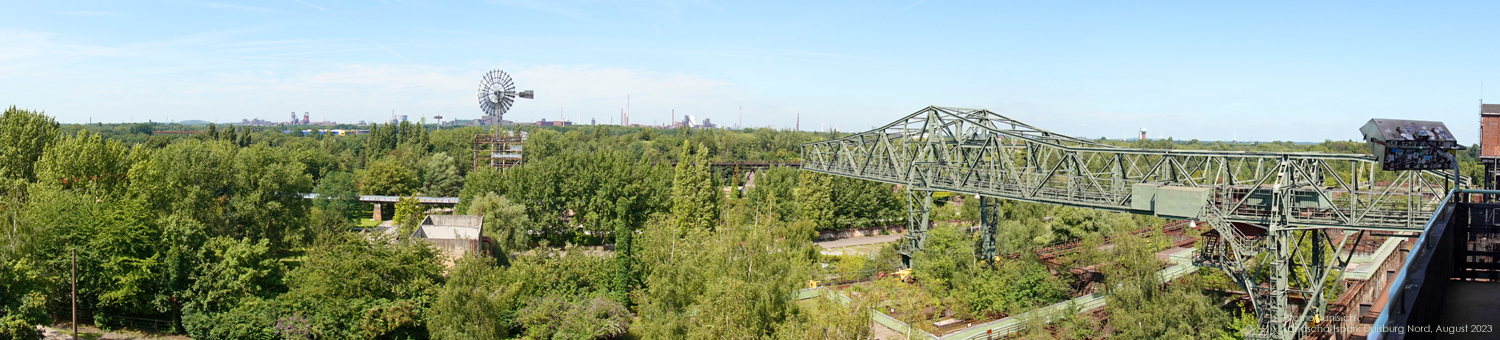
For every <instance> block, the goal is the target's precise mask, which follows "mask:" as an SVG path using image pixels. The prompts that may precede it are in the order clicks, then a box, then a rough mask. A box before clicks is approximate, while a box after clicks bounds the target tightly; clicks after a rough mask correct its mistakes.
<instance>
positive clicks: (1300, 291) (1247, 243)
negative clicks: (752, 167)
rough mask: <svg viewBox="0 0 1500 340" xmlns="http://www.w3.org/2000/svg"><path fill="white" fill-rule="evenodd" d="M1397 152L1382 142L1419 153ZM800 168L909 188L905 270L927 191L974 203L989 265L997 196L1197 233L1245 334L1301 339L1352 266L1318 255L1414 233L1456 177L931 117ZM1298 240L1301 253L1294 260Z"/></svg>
mask: <svg viewBox="0 0 1500 340" xmlns="http://www.w3.org/2000/svg"><path fill="white" fill-rule="evenodd" d="M1372 123H1373V120H1372ZM1402 143H1405V142H1400V143H1393V144H1391V145H1398V144H1399V146H1402V147H1408V146H1410V147H1413V148H1415V147H1419V145H1417V144H1415V143H1408V144H1411V145H1408V144H1402ZM1424 145H1425V144H1424ZM1424 152H1430V151H1425V150H1424ZM1443 154H1446V153H1443ZM801 169H803V170H806V171H812V172H818V173H824V174H831V175H836V176H845V177H852V178H860V179H865V180H872V181H878V182H884V183H891V184H899V185H902V186H903V187H904V188H906V190H907V198H908V200H907V201H908V209H907V210H908V214H907V224H908V227H907V230H908V233H907V236H906V237H905V238H904V239H903V240H902V245H901V246H902V250H901V254H902V258H903V262H904V264H905V265H906V266H908V267H909V266H910V263H911V256H912V255H913V254H914V253H915V252H917V251H920V250H921V249H923V244H924V243H925V242H926V236H927V230H928V228H929V227H930V225H931V223H930V221H931V216H930V212H931V210H932V207H933V206H932V194H933V193H934V192H937V191H948V192H954V193H961V194H966V195H979V196H981V197H982V198H981V212H980V215H981V231H980V237H981V241H980V242H981V244H980V247H979V249H977V252H978V254H976V256H979V257H980V258H983V259H986V260H993V259H994V258H995V257H996V256H997V255H999V254H996V253H995V252H996V248H995V238H996V237H997V235H998V233H997V230H996V226H998V225H999V223H998V219H997V218H994V216H998V215H997V214H995V213H994V210H995V209H997V208H996V205H995V204H993V203H992V200H994V199H1011V200H1020V201H1027V202H1035V203H1045V204H1057V205H1065V206H1073V207H1082V208H1091V209H1101V210H1107V211H1116V212H1127V213H1134V214H1148V215H1156V216H1161V217H1166V218H1172V219H1181V220H1191V221H1198V222H1200V223H1204V224H1207V225H1208V226H1209V227H1211V228H1212V230H1213V231H1214V233H1213V234H1215V237H1213V239H1212V240H1210V241H1209V243H1210V244H1211V246H1207V247H1205V249H1203V250H1202V251H1201V252H1200V254H1199V255H1198V256H1197V257H1196V258H1195V262H1196V263H1197V264H1198V265H1200V266H1205V267H1213V268H1219V269H1221V270H1223V271H1224V272H1225V273H1226V274H1228V276H1229V277H1230V278H1232V279H1233V280H1234V281H1235V282H1236V284H1237V285H1238V286H1239V288H1240V289H1243V291H1245V292H1247V294H1248V295H1249V297H1250V301H1251V302H1252V305H1253V306H1254V309H1255V311H1256V314H1257V316H1258V317H1259V320H1260V324H1259V325H1258V327H1257V328H1256V329H1255V331H1254V333H1253V334H1246V335H1247V337H1249V338H1263V339H1291V338H1295V337H1297V336H1299V335H1300V334H1306V329H1305V328H1306V326H1307V325H1308V324H1310V321H1314V320H1318V319H1320V318H1321V317H1322V315H1323V314H1324V312H1325V310H1326V307H1327V302H1328V297H1326V296H1325V295H1324V291H1323V286H1324V285H1323V284H1322V283H1323V282H1326V281H1327V280H1329V279H1336V278H1338V277H1341V276H1342V274H1343V268H1344V267H1345V266H1346V265H1347V264H1348V263H1349V258H1350V257H1349V256H1341V254H1339V253H1338V252H1336V251H1325V250H1324V249H1335V250H1337V249H1343V248H1344V243H1347V242H1351V241H1352V242H1355V243H1358V242H1360V239H1361V238H1363V237H1364V236H1365V234H1366V233H1367V232H1381V233H1403V234H1414V233H1421V232H1422V230H1423V229H1422V227H1423V226H1424V225H1425V224H1426V223H1427V222H1428V219H1430V218H1431V217H1432V216H1433V214H1434V213H1435V212H1437V209H1438V207H1439V206H1440V205H1441V204H1442V199H1443V197H1444V195H1445V193H1446V191H1447V190H1448V187H1449V186H1451V185H1452V181H1453V180H1455V179H1456V178H1458V177H1456V175H1457V174H1456V171H1453V170H1447V171H1445V170H1441V169H1425V170H1404V171H1389V170H1385V169H1392V168H1391V167H1390V165H1388V164H1386V162H1383V159H1379V158H1377V157H1376V156H1372V155H1366V154H1327V153H1305V152H1250V151H1209V150H1161V149H1135V148H1124V147H1117V146H1112V145H1107V144H1103V143H1100V142H1097V141H1093V140H1088V139H1082V138H1076V137H1071V136H1067V135H1063V134H1059V133H1055V132H1051V131H1048V130H1044V129H1041V128H1038V127H1035V126H1031V125H1029V124H1026V123H1023V122H1020V121H1017V120H1014V119H1011V118H1009V117H1005V116H1002V115H999V114H996V113H994V112H991V111H988V110H982V109H964V108H951V107H936V106H930V107H926V108H923V109H921V110H919V111H917V112H915V113H912V114H910V115H907V116H905V117H902V118H901V119H898V120H896V121H895V122H892V123H890V124H886V125H885V126H882V127H879V128H876V129H873V130H871V131H866V132H863V133H857V134H853V135H849V136H846V137H842V138H838V139H833V140H827V141H821V142H815V143H807V144H803V145H802V167H801ZM1338 230H1343V231H1342V232H1339V231H1338ZM1344 233H1350V234H1352V235H1353V236H1352V237H1349V236H1344V235H1343V234H1344ZM1335 242H1337V243H1335ZM1309 243H1310V244H1311V245H1312V247H1311V249H1312V251H1300V247H1298V245H1300V244H1309ZM1351 255H1352V254H1351ZM1294 268H1295V270H1294ZM1262 278H1263V279H1262ZM1294 298H1295V299H1294ZM1292 300H1296V301H1300V302H1299V303H1293V302H1292Z"/></svg>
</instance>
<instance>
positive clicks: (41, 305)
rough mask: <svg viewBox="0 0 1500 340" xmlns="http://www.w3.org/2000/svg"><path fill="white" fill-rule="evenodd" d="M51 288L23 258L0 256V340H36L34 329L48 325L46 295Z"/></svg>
mask: <svg viewBox="0 0 1500 340" xmlns="http://www.w3.org/2000/svg"><path fill="white" fill-rule="evenodd" d="M54 284H55V282H53V279H52V278H50V277H48V275H46V274H44V273H43V272H42V268H40V267H39V266H37V264H36V263H33V262H31V260H30V259H26V258H14V257H11V256H0V339H39V338H41V334H40V332H37V328H36V326H37V325H45V324H48V323H50V321H51V318H49V317H48V315H47V300H48V299H49V298H50V296H49V294H48V293H49V291H51V288H52V286H53V285H54Z"/></svg>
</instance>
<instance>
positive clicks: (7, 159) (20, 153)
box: [0, 106, 61, 181]
mask: <svg viewBox="0 0 1500 340" xmlns="http://www.w3.org/2000/svg"><path fill="white" fill-rule="evenodd" d="M60 131H61V130H60V129H59V127H58V125H57V121H55V120H53V119H52V117H49V116H47V115H45V114H42V113H41V112H33V111H28V110H18V109H16V107H15V106H11V107H10V108H8V109H5V114H4V115H3V116H0V178H5V179H19V180H25V181H32V180H35V179H36V175H35V173H34V172H33V166H34V164H36V161H37V159H39V158H41V157H42V152H44V151H46V150H47V148H48V147H50V146H51V145H52V144H54V143H57V137H58V136H59V133H60Z"/></svg>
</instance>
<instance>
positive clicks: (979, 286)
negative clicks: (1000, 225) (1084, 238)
mask: <svg viewBox="0 0 1500 340" xmlns="http://www.w3.org/2000/svg"><path fill="white" fill-rule="evenodd" d="M963 281H964V282H963V285H962V288H963V289H962V290H961V292H962V293H961V295H959V296H958V299H959V300H960V301H961V302H962V305H963V307H964V309H965V311H966V312H968V313H969V314H970V315H976V316H977V315H984V316H1000V315H1002V314H1005V315H1014V314H1018V313H1021V312H1024V311H1027V310H1032V309H1035V308H1037V307H1042V306H1047V305H1051V304H1054V303H1058V302H1062V301H1065V300H1067V299H1068V298H1070V297H1071V296H1069V295H1068V293H1069V290H1070V289H1069V287H1068V284H1067V283H1066V282H1063V281H1062V280H1061V279H1058V278H1057V277H1056V276H1053V275H1052V273H1050V272H1048V271H1047V267H1046V266H1044V265H1043V264H1042V263H1041V261H1039V260H1037V259H1036V258H1035V257H1034V256H1029V257H1025V258H1022V259H1019V260H1011V261H1001V262H1000V263H998V265H996V266H994V267H993V268H976V269H973V270H972V271H971V272H970V273H969V275H968V276H967V277H964V278H963ZM956 293H957V292H956Z"/></svg>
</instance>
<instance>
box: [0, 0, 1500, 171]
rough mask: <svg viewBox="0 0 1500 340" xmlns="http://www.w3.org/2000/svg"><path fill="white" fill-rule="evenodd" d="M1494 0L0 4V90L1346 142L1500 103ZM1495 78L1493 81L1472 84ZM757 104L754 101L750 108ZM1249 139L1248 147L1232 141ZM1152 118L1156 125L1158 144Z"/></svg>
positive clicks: (179, 108)
mask: <svg viewBox="0 0 1500 340" xmlns="http://www.w3.org/2000/svg"><path fill="white" fill-rule="evenodd" d="M1496 10H1500V4H1496V3H1491V2H1470V3H1444V4H1428V3H1421V4H1376V3H1360V4H1358V6H1353V5H1346V4H1308V3H1303V2H1253V3H1186V4H1183V3H1174V4H1161V3H1125V2H1112V3H1095V4H1088V5H1080V4H1062V3H1058V4H1053V3H1025V2H981V3H972V2H958V3H948V2H941V1H874V2H857V3H805V2H749V3H728V2H725V3H720V2H713V1H692V2H676V1H633V0H628V1H618V2H589V1H559V2H535V1H514V0H496V1H488V2H475V3H456V2H433V3H428V2H412V1H402V2H397V1H390V2H368V3H365V2H361V3H334V2H330V1H319V0H306V1H297V2H293V1H285V2H251V1H228V0H225V1H216V2H151V1H147V2H118V1H62V2H18V3H8V4H5V5H0V46H6V48H5V49H4V50H0V105H6V106H9V105H16V106H18V107H21V108H27V109H37V110H44V111H46V112H47V113H49V114H51V115H54V116H56V117H58V119H59V120H61V121H64V122H75V123H84V122H88V121H90V120H92V121H96V122H98V121H103V122H120V121H126V120H134V121H147V120H155V121H165V120H168V119H171V120H179V121H180V120H188V119H198V120H205V121H216V120H217V121H235V122H237V121H239V120H240V119H253V118H260V119H265V120H280V119H284V118H285V113H286V112H291V111H297V112H304V111H307V112H313V114H314V116H315V117H319V118H315V119H325V118H326V119H328V120H333V121H359V120H366V121H375V120H380V119H382V118H384V117H386V116H387V115H388V114H389V112H391V110H395V111H396V112H398V113H400V114H407V115H410V116H412V117H417V116H422V117H429V119H431V118H430V117H432V116H437V115H442V116H444V117H445V118H447V119H474V118H477V117H478V116H479V110H478V108H477V107H476V106H477V103H476V100H475V98H474V88H475V86H476V85H477V83H478V81H479V77H480V75H482V74H483V73H484V72H486V71H488V70H490V69H496V68H498V69H504V70H506V71H507V72H509V73H511V74H512V75H513V76H514V77H515V80H516V83H517V84H516V85H517V86H518V87H519V88H524V89H533V90H535V91H536V99H535V100H527V101H523V102H519V103H517V105H516V106H515V107H514V108H513V109H512V111H511V112H510V113H509V114H507V115H506V119H508V120H513V121H535V120H538V119H542V118H546V119H549V120H552V119H555V118H554V117H557V115H558V112H557V111H558V110H559V109H562V110H563V111H565V116H570V117H568V118H569V119H572V120H576V121H578V122H580V123H583V122H588V121H589V120H590V119H592V120H595V121H598V122H611V121H612V122H613V123H616V124H618V123H620V122H619V120H620V118H621V116H620V115H619V113H620V111H621V110H622V109H624V108H625V107H626V96H627V95H629V96H630V97H631V99H630V101H631V104H630V105H631V106H632V108H631V111H632V113H631V120H632V123H637V124H650V123H651V122H652V121H655V122H657V124H660V123H662V122H665V121H667V120H668V119H669V117H670V116H671V112H672V110H676V112H677V113H678V114H679V115H681V114H689V115H695V116H697V117H699V118H709V119H712V120H713V121H715V122H722V123H720V124H722V125H726V126H733V125H735V124H734V123H738V122H739V121H740V120H741V119H743V122H744V123H743V125H746V126H777V127H792V126H795V125H796V123H797V115H798V113H800V114H801V123H802V126H803V130H810V129H812V128H816V127H818V126H820V125H821V126H825V127H826V126H839V127H841V128H842V130H843V131H845V132H854V131H864V130H867V129H869V128H870V127H873V126H879V125H883V124H885V123H887V122H890V121H892V120H895V119H897V118H899V117H901V116H904V115H906V114H909V113H911V112H915V111H917V110H919V109H921V108H922V107H925V106H928V105H939V106H954V107H971V108H985V109H990V110H992V111H995V112H997V113H1000V114H1003V115H1007V116H1010V117H1012V118H1015V119H1017V120H1021V121H1025V122H1028V123H1031V124H1034V125H1036V126H1038V127H1042V128H1045V129H1048V130H1052V131H1055V132H1059V133H1063V134H1068V135H1074V136H1104V137H1106V138H1119V137H1120V136H1127V135H1131V134H1133V133H1134V131H1135V129H1137V128H1139V127H1141V126H1148V127H1151V130H1152V131H1161V132H1165V133H1166V134H1165V135H1167V136H1172V137H1174V138H1176V139H1200V140H1231V139H1242V140H1250V139H1254V140H1293V141H1312V142H1316V141H1322V140H1325V139H1333V140H1348V139H1357V138H1359V134H1358V132H1357V128H1358V127H1359V126H1360V125H1362V124H1363V123H1364V122H1365V121H1366V120H1368V119H1370V118H1410V119H1425V120H1440V121H1444V122H1446V123H1447V124H1448V125H1449V126H1450V127H1452V128H1453V130H1454V131H1455V135H1456V137H1458V138H1459V139H1460V141H1461V142H1463V143H1465V144H1469V143H1471V142H1473V141H1476V140H1477V137H1478V119H1477V115H1476V113H1477V105H1478V104H1479V103H1478V99H1479V97H1481V96H1485V93H1486V92H1488V93H1489V94H1491V95H1490V96H1489V97H1491V98H1493V99H1494V100H1493V101H1496V102H1500V93H1496V92H1495V88H1496V87H1500V85H1497V84H1500V65H1497V63H1494V62H1493V61H1492V60H1491V59H1492V58H1491V57H1490V56H1493V55H1500V53H1497V52H1500V51H1497V49H1500V41H1497V40H1500V39H1497V36H1496V35H1497V34H1496V33H1494V30H1493V29H1491V28H1490V27H1489V25H1488V24H1487V23H1488V22H1489V20H1488V19H1489V18H1488V16H1487V15H1486V14H1487V13H1492V12H1495V11H1496ZM1485 81H1489V82H1490V84H1491V85H1490V86H1488V89H1485V90H1482V91H1481V89H1480V83H1481V82H1485ZM741 108H743V113H744V117H743V118H740V117H739V114H740V112H741ZM1235 135H1237V137H1235ZM1155 136H1156V133H1155V132H1153V133H1152V137H1155Z"/></svg>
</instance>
